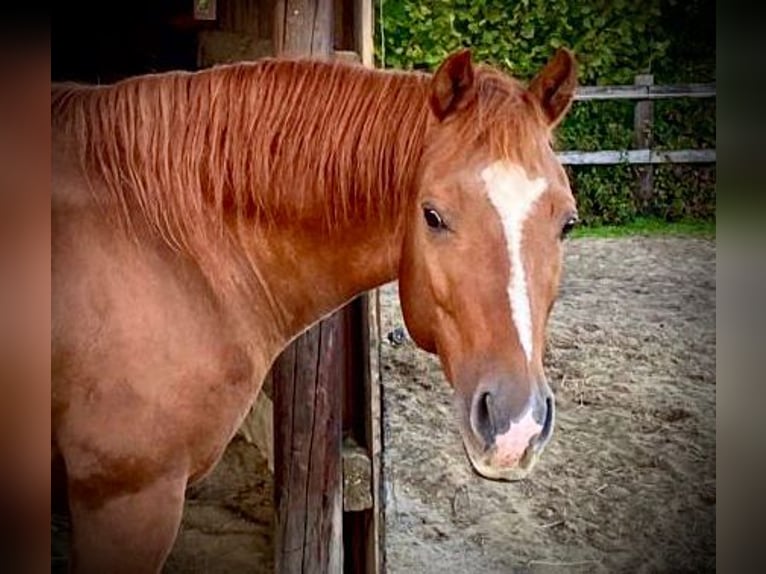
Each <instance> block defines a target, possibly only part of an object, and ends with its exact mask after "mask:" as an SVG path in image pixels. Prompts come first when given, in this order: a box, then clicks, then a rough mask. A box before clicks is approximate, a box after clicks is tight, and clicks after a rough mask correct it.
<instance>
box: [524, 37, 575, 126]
mask: <svg viewBox="0 0 766 574" xmlns="http://www.w3.org/2000/svg"><path fill="white" fill-rule="evenodd" d="M576 89H577V62H576V60H575V57H574V54H573V53H572V52H571V51H569V50H567V49H566V48H559V49H558V50H557V51H556V54H555V55H554V56H553V58H551V59H550V61H549V62H548V63H547V64H546V65H545V67H544V68H543V69H542V70H541V71H540V72H539V73H538V74H537V76H535V78H534V79H533V80H532V81H531V82H530V83H529V88H528V90H529V92H531V93H532V95H534V96H535V97H536V98H537V100H538V101H539V102H540V104H541V106H542V109H543V113H544V114H545V118H546V119H547V120H548V125H549V126H550V127H552V128H553V127H556V126H557V125H558V124H559V122H560V121H561V120H562V119H563V117H564V115H565V114H566V113H567V112H568V111H569V107H570V106H571V105H572V100H573V98H574V95H575V90H576Z"/></svg>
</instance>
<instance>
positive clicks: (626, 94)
mask: <svg viewBox="0 0 766 574" xmlns="http://www.w3.org/2000/svg"><path fill="white" fill-rule="evenodd" d="M715 97H716V93H715V84H676V85H669V86H655V85H654V76H652V75H651V74H641V75H638V76H636V77H635V80H634V84H633V85H632V86H583V87H581V88H579V89H578V91H577V94H576V95H575V102H587V101H615V100H636V105H635V109H634V112H633V130H634V134H633V144H634V149H626V150H599V151H577V150H572V151H561V152H558V154H557V155H558V158H559V159H560V160H561V162H562V163H563V164H564V165H619V164H637V165H639V166H640V167H639V168H638V177H639V182H638V190H637V193H638V198H639V200H641V201H643V202H646V201H648V200H649V198H650V197H651V195H652V193H653V192H654V169H653V166H654V165H657V164H668V163H676V164H679V163H680V164H689V163H715V161H716V153H715V149H679V150H655V149H652V145H653V137H652V136H653V132H654V100H659V99H674V98H715Z"/></svg>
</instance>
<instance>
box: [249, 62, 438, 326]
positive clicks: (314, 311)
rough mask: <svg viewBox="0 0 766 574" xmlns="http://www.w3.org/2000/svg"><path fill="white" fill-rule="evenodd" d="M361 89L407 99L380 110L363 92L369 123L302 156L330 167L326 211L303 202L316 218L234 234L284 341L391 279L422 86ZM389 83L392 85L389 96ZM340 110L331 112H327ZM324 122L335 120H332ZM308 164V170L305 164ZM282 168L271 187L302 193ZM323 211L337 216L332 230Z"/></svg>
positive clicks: (411, 79)
mask: <svg viewBox="0 0 766 574" xmlns="http://www.w3.org/2000/svg"><path fill="white" fill-rule="evenodd" d="M365 73H369V71H366V72H365ZM368 79H369V80H371V81H373V82H375V81H379V82H380V83H381V86H380V88H381V91H382V90H389V93H391V92H396V90H397V89H399V90H401V92H400V99H401V97H408V98H409V105H407V106H403V105H395V106H390V107H388V108H386V109H382V108H383V107H384V106H382V103H381V101H380V100H377V101H376V98H378V97H379V96H378V95H376V92H375V90H370V93H371V94H372V96H370V97H369V99H368V101H367V102H364V103H363V104H361V105H360V107H362V108H363V109H366V110H367V113H368V114H369V115H368V119H367V120H365V121H364V122H359V121H349V122H347V123H346V124H345V126H346V130H347V131H345V132H344V137H342V138H339V140H336V139H335V138H333V142H334V143H333V145H332V146H330V147H329V148H328V147H327V146H326V145H325V146H324V147H321V148H319V147H315V146H312V145H309V146H306V147H305V148H303V149H305V150H306V153H309V154H310V153H311V152H312V151H313V152H316V153H317V154H321V155H323V156H324V157H330V158H335V159H330V162H331V165H330V167H329V169H326V171H330V172H332V173H334V174H335V178H334V179H331V180H329V181H327V182H326V184H325V185H326V189H324V194H323V195H324V197H323V201H322V202H318V203H313V202H312V201H311V199H309V200H308V201H307V202H306V203H308V204H309V205H311V204H312V203H313V205H315V207H316V209H314V211H313V212H312V211H311V209H309V210H308V211H305V210H300V209H299V210H297V211H293V212H288V213H285V212H282V213H276V214H275V218H276V219H272V220H271V221H270V222H261V223H260V224H259V225H258V226H257V228H256V230H255V233H253V232H252V230H251V229H248V228H247V227H245V229H246V232H245V234H244V235H243V234H242V233H239V237H240V238H241V239H240V241H241V242H242V244H243V245H244V246H245V249H246V251H247V252H248V253H249V254H251V256H250V258H251V261H252V262H253V266H254V267H257V273H256V274H255V275H256V276H257V277H258V278H259V282H260V285H259V287H260V289H261V291H262V292H263V293H265V294H266V298H267V299H268V303H269V307H270V308H271V310H272V313H273V316H272V319H273V320H274V321H273V322H274V323H275V324H276V325H280V326H281V334H282V336H283V337H284V338H285V339H288V340H289V339H291V338H292V337H294V336H295V335H297V334H298V333H300V332H301V331H302V330H304V329H305V328H306V327H308V326H310V325H311V324H313V323H314V322H316V321H318V320H319V319H321V318H322V317H323V316H325V315H327V314H328V313H330V312H331V311H333V310H334V309H336V308H338V307H340V306H342V305H343V304H344V303H345V302H347V301H349V300H350V299H351V298H353V297H354V296H356V295H358V294H360V293H362V292H364V291H367V290H369V289H372V288H374V287H376V286H379V285H381V284H383V283H386V282H388V281H391V280H393V279H395V278H396V277H397V275H398V268H399V259H400V256H401V249H402V243H403V230H404V218H405V216H406V215H405V214H406V213H407V212H408V211H409V210H408V209H407V208H408V206H409V205H410V202H411V200H412V197H413V193H414V192H415V177H416V174H417V169H418V164H419V161H420V156H421V152H422V146H423V141H424V139H425V134H426V130H427V124H428V105H427V101H426V98H427V91H426V90H425V89H424V87H425V86H426V85H427V83H426V82H425V81H424V80H425V75H421V74H418V75H415V74H401V73H388V72H374V73H372V74H370V75H369V76H368ZM392 83H393V84H399V85H394V87H393V89H392ZM321 97H322V96H320V98H321ZM335 99H336V100H337V99H338V98H335ZM338 104H339V102H337V101H335V102H334V103H333V102H331V103H329V104H328V108H331V106H333V105H336V106H337V105H338ZM413 109H416V110H419V111H418V112H416V113H413ZM324 113H326V114H327V115H329V116H330V117H332V114H333V113H334V111H333V110H332V109H328V110H327V111H326V112H324ZM358 113H360V114H361V113H364V112H363V111H360V112H358ZM340 129H342V128H340ZM348 130H358V133H353V131H348ZM350 141H354V142H355V147H354V148H350V147H349V145H348V144H349V142H350ZM349 157H352V158H353V161H348V158H349ZM335 161H337V163H332V162H335ZM308 164H309V165H311V166H314V164H313V163H312V160H311V159H309V160H308ZM277 165H279V164H277ZM323 167H327V166H326V165H325V166H323ZM283 168H284V169H283V170H282V171H280V170H276V172H275V173H273V175H272V177H273V179H272V184H273V185H274V186H276V187H280V188H283V189H285V188H289V187H291V186H296V185H301V184H302V183H304V181H305V180H302V179H301V177H302V176H301V175H297V176H296V173H295V170H294V169H291V166H289V165H286V166H283ZM314 169H316V168H314ZM309 173H310V172H309ZM360 182H361V183H360ZM319 192H320V193H321V190H319ZM334 194H336V195H335V196H336V197H337V194H343V197H344V198H345V199H344V201H343V203H342V205H341V204H339V203H338V202H334V201H333V195H334ZM328 206H329V210H330V211H331V212H334V213H335V216H334V217H332V216H331V217H330V221H329V223H328V221H327V218H326V215H327V210H328ZM339 211H340V212H341V214H340V215H338V212H339ZM280 216H281V217H282V220H281V221H280ZM267 219H268V218H267Z"/></svg>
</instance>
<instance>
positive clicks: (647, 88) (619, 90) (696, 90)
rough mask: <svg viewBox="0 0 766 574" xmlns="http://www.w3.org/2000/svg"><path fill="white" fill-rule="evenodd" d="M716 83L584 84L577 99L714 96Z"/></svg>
mask: <svg viewBox="0 0 766 574" xmlns="http://www.w3.org/2000/svg"><path fill="white" fill-rule="evenodd" d="M714 97H715V84H675V85H671V86H655V85H652V84H647V85H633V86H582V87H580V89H578V90H577V93H576V94H575V98H574V99H575V101H579V102H585V101H593V100H666V99H674V98H714Z"/></svg>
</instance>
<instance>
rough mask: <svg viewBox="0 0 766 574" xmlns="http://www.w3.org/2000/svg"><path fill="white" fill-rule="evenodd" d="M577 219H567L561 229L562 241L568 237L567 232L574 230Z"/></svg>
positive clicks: (574, 217)
mask: <svg viewBox="0 0 766 574" xmlns="http://www.w3.org/2000/svg"><path fill="white" fill-rule="evenodd" d="M578 221H579V220H578V219H577V217H576V216H573V217H570V218H569V219H567V222H566V223H565V224H564V227H562V228H561V237H562V239H563V238H564V237H566V236H567V235H569V232H570V231H572V229H574V227H575V225H577V223H578Z"/></svg>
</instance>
